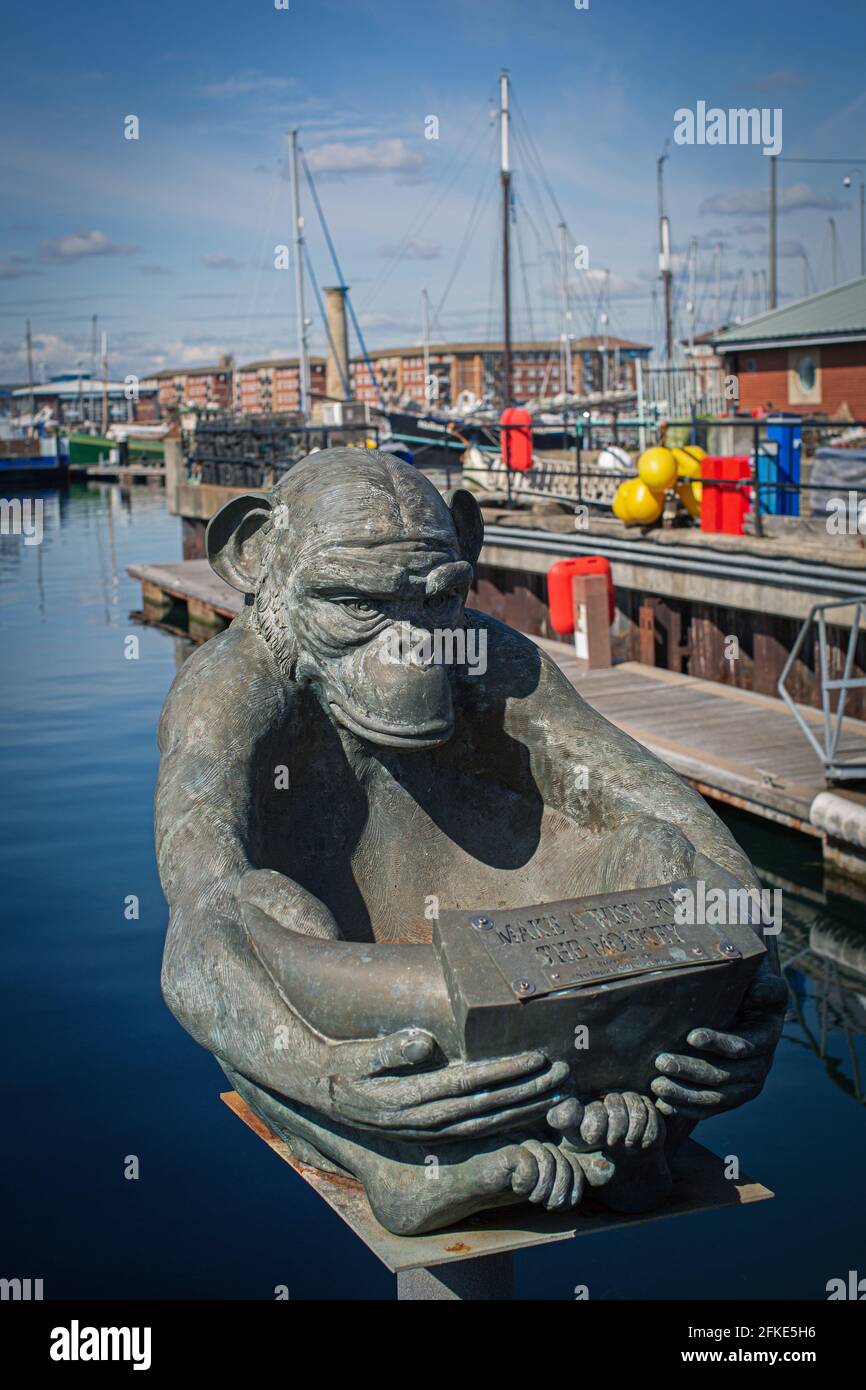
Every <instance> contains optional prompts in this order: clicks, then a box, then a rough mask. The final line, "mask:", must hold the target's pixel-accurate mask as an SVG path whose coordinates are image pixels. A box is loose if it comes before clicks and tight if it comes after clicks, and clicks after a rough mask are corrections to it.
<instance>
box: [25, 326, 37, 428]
mask: <svg viewBox="0 0 866 1390" xmlns="http://www.w3.org/2000/svg"><path fill="white" fill-rule="evenodd" d="M27 384H28V385H29V387H30V428H31V429H32V428H33V416H34V415H35V414H36V396H35V395H34V393H33V334H32V333H31V331H30V320H29V319H28V320H27Z"/></svg>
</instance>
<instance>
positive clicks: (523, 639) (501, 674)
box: [466, 609, 584, 704]
mask: <svg viewBox="0 0 866 1390" xmlns="http://www.w3.org/2000/svg"><path fill="white" fill-rule="evenodd" d="M466 617H467V621H468V624H469V625H471V626H472V627H473V628H475V629H476V630H477V632H478V635H479V636H478V640H479V643H481V644H482V645H483V646H484V647H485V648H486V654H487V671H486V678H487V681H488V682H489V683H490V686H491V689H495V688H496V687H497V686H498V687H499V692H498V693H501V694H504V695H508V696H510V697H512V698H517V699H521V698H522V699H533V698H535V699H537V700H538V701H540V702H544V703H546V702H548V701H549V700H550V699H551V696H558V698H559V699H561V700H566V701H567V702H569V703H576V704H583V703H584V702H583V699H582V697H581V696H580V695H579V694H578V692H577V690H576V689H575V687H574V686H573V685H572V684H571V681H570V680H569V679H568V677H567V676H566V675H565V674H564V672H563V671H562V669H561V668H560V667H559V666H558V665H557V663H556V661H555V660H554V659H553V657H552V656H551V655H550V654H549V652H547V651H545V649H544V647H542V646H539V644H538V643H537V642H535V641H533V639H532V638H531V637H528V636H527V635H526V633H524V632H518V630H517V629H516V628H513V627H509V626H508V624H507V623H503V622H500V620H499V619H498V618H494V617H492V616H491V615H490V614H489V613H480V612H478V611H477V610H476V609H467V610H466ZM482 634H483V637H482Z"/></svg>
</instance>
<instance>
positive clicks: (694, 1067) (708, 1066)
mask: <svg viewBox="0 0 866 1390" xmlns="http://www.w3.org/2000/svg"><path fill="white" fill-rule="evenodd" d="M656 1066H657V1067H658V1069H659V1071H660V1072H662V1073H663V1074H664V1075H665V1076H673V1077H677V1078H678V1079H679V1080H681V1081H697V1082H700V1083H701V1084H704V1085H711V1086H712V1085H719V1084H721V1083H722V1082H724V1081H729V1080H730V1076H731V1073H730V1069H729V1068H722V1067H715V1066H713V1064H712V1062H707V1061H706V1060H705V1059H704V1058H703V1057H682V1056H680V1055H679V1054H678V1053H672V1052H662V1053H660V1054H659V1056H658V1057H656Z"/></svg>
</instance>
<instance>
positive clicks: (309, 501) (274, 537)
mask: <svg viewBox="0 0 866 1390" xmlns="http://www.w3.org/2000/svg"><path fill="white" fill-rule="evenodd" d="M482 539H483V523H482V520H481V513H480V511H479V509H478V504H477V503H476V501H475V499H474V497H473V496H472V494H471V493H469V492H466V491H464V490H462V489H460V490H458V491H457V492H455V493H454V495H453V497H452V498H451V502H450V505H449V504H448V502H446V500H445V498H444V497H443V496H442V495H441V493H439V491H438V490H437V489H436V488H435V487H434V486H433V484H432V483H431V482H430V481H429V479H427V478H425V476H424V475H423V473H420V472H419V471H418V470H417V469H416V468H415V467H414V466H413V465H412V464H408V463H405V462H403V461H402V460H401V459H399V458H396V457H394V456H393V455H391V454H386V453H380V452H379V451H377V450H374V449H345V448H343V449H324V450H322V451H320V452H319V453H316V454H311V455H309V456H308V457H307V458H306V459H304V460H303V461H302V462H301V463H298V464H296V465H295V467H294V468H292V469H290V471H289V472H288V473H287V474H286V475H285V477H284V478H283V479H282V480H281V481H280V482H279V483H278V484H277V485H276V486H275V487H274V488H273V489H272V490H271V492H270V493H269V494H268V495H267V496H264V495H260V496H254V495H250V496H244V497H236V498H233V499H232V500H231V501H230V502H227V503H226V504H225V506H224V507H222V508H221V509H220V510H219V511H218V512H217V513H216V514H215V516H214V517H213V518H212V519H211V521H210V524H209V525H208V529H207V553H208V559H209V560H210V563H211V565H212V566H213V568H214V570H215V571H216V573H217V574H218V575H220V576H221V578H223V579H224V580H226V582H227V583H229V584H231V585H232V586H233V587H234V588H235V589H239V590H240V592H241V593H243V594H245V595H247V596H248V598H249V599H250V600H251V603H252V609H253V613H252V621H253V625H254V626H255V627H256V628H257V630H258V631H259V633H260V634H261V636H262V637H263V638H264V640H265V641H266V642H267V643H268V645H269V646H270V648H271V650H272V651H273V652H274V655H275V656H276V658H277V660H278V662H279V664H280V667H281V669H282V670H283V671H284V673H285V674H286V676H287V677H289V678H291V679H293V680H295V681H297V682H300V683H309V684H311V685H312V686H313V687H314V688H315V690H316V693H317V694H318V696H319V699H320V700H321V702H322V704H323V705H324V707H325V708H326V709H327V710H328V712H329V713H330V716H331V717H332V718H333V719H334V721H335V722H336V723H338V724H340V725H342V726H343V727H344V728H346V729H349V730H350V731H351V732H352V733H353V734H356V735H357V736H359V737H360V738H362V739H365V740H367V741H368V742H370V743H375V744H381V745H385V746H387V747H399V748H425V747H432V746H434V745H436V744H439V743H443V742H445V740H446V739H448V738H449V737H450V735H451V733H452V730H453V726H454V707H453V691H452V687H453V679H454V671H455V668H454V666H453V665H450V664H445V663H443V662H442V661H441V660H437V652H438V651H441V646H440V645H439V644H436V643H434V642H432V641H430V640H427V641H425V640H423V639H424V636H425V634H426V635H427V636H432V635H433V634H434V633H436V632H437V631H440V632H441V631H454V630H456V629H460V628H462V627H463V625H464V622H465V616H464V604H465V601H466V595H467V593H468V590H469V587H470V584H471V582H472V577H473V567H474V565H475V562H476V560H477V558H478V554H479V552H480V550H481V543H482ZM418 638H421V639H422V640H420V641H419V640H416V639H418Z"/></svg>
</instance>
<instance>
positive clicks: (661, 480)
mask: <svg viewBox="0 0 866 1390" xmlns="http://www.w3.org/2000/svg"><path fill="white" fill-rule="evenodd" d="M637 471H638V476H639V477H640V479H641V482H643V483H645V484H646V486H647V487H648V488H649V489H650V490H651V491H652V492H664V490H665V488H666V487H673V485H674V483H675V482H676V479H677V461H676V459H675V458H674V456H673V454H672V453H671V451H670V449H663V448H661V447H658V448H655V449H647V450H645V452H644V453H642V454H641V456H640V458H639V459H638V461H637Z"/></svg>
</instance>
